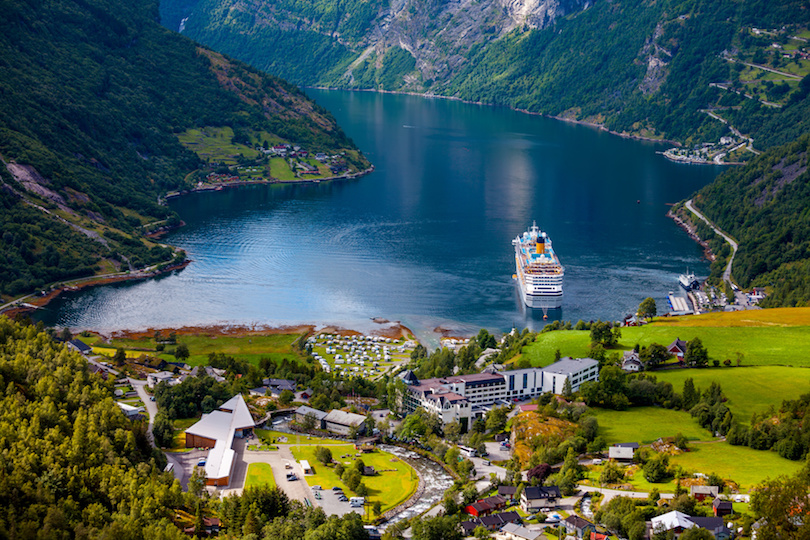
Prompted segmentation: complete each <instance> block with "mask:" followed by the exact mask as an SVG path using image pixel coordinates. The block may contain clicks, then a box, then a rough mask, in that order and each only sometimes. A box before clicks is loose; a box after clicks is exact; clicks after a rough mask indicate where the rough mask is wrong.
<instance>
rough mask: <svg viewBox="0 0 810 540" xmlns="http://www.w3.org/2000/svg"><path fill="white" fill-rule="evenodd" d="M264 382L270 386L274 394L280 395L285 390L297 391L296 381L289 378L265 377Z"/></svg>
mask: <svg viewBox="0 0 810 540" xmlns="http://www.w3.org/2000/svg"><path fill="white" fill-rule="evenodd" d="M262 384H263V385H264V386H266V387H268V388H270V391H271V392H272V393H273V395H278V394H280V393H282V392H283V391H284V390H289V391H290V392H293V393H295V387H296V383H295V381H291V380H289V379H264V380H263V381H262Z"/></svg>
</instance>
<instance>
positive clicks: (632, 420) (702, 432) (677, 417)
mask: <svg viewBox="0 0 810 540" xmlns="http://www.w3.org/2000/svg"><path fill="white" fill-rule="evenodd" d="M591 410H592V411H593V412H594V413H596V419H597V420H598V421H599V435H600V436H601V437H603V438H604V439H605V442H606V443H607V444H609V445H610V444H617V443H624V442H637V443H641V444H650V443H652V442H654V441H655V440H657V439H659V438H660V437H674V436H675V435H677V434H678V433H683V435H684V436H686V438H687V439H689V440H690V441H710V440H712V439H713V437H712V434H711V433H709V431H707V430H706V429H704V428H702V427H700V426H699V425H698V423H697V422H695V420H694V418H692V416H691V415H690V414H689V413H687V412H684V411H674V410H670V409H662V408H660V407H634V408H631V409H628V410H626V411H613V410H609V409H599V408H593V409H591Z"/></svg>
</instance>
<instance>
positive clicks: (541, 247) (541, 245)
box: [536, 235, 546, 255]
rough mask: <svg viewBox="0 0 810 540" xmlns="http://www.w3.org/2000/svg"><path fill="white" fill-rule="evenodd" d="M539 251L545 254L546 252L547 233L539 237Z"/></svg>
mask: <svg viewBox="0 0 810 540" xmlns="http://www.w3.org/2000/svg"><path fill="white" fill-rule="evenodd" d="M536 245H537V253H539V254H541V255H542V254H543V253H545V252H546V238H545V235H542V236H538V237H537V244H536Z"/></svg>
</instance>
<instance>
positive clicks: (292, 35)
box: [161, 0, 594, 91]
mask: <svg viewBox="0 0 810 540" xmlns="http://www.w3.org/2000/svg"><path fill="white" fill-rule="evenodd" d="M593 1H594V0H388V1H385V0H348V1H343V2H339V1H337V0H334V1H330V0H326V1H325V2H318V3H316V4H309V3H307V5H303V4H302V3H300V2H295V1H292V0H162V2H161V12H162V15H163V24H165V25H166V26H168V27H169V28H173V29H175V30H176V29H178V28H180V29H181V31H182V32H183V33H185V34H187V35H189V36H190V37H192V38H194V39H197V40H199V41H201V42H203V43H208V44H210V45H212V46H214V47H215V48H217V49H219V50H223V51H225V52H229V53H231V54H234V55H235V56H237V57H246V58H248V59H249V61H251V63H254V65H257V66H258V67H262V68H265V69H269V70H270V71H272V72H274V73H277V74H279V75H282V76H286V77H290V78H292V79H293V80H296V78H298V79H299V80H297V81H296V82H299V83H304V84H329V85H338V86H368V81H369V80H370V77H369V75H368V74H367V73H366V76H365V78H362V77H361V76H360V74H359V73H358V71H359V70H360V69H362V70H368V69H369V67H370V68H371V69H373V70H377V71H378V72H379V71H380V70H382V69H383V68H384V66H383V61H384V57H385V55H386V53H387V52H388V51H389V50H390V49H392V48H400V49H404V50H406V51H408V53H410V55H411V56H413V58H414V59H415V69H414V70H411V71H410V72H408V73H402V74H401V77H399V78H398V79H397V83H396V85H397V86H396V87H390V83H389V86H386V85H385V84H378V85H377V86H382V87H386V89H391V90H406V91H407V90H416V91H424V90H427V89H429V88H430V86H432V85H433V84H436V83H438V84H441V82H442V81H444V80H447V79H448V78H449V77H451V76H452V75H453V74H455V73H457V71H458V70H459V69H461V67H462V66H463V65H464V64H465V62H466V59H467V58H468V56H469V52H470V49H473V48H475V47H477V46H480V45H486V44H487V43H490V42H492V41H495V40H497V39H499V38H500V37H502V36H504V35H506V34H507V33H509V32H511V31H512V30H515V29H516V28H526V29H529V28H544V27H546V26H548V25H550V24H551V23H553V22H554V20H555V19H557V18H558V17H562V16H566V15H568V14H571V13H576V12H578V11H582V10H584V9H587V8H588V7H590V6H591V5H592V4H593ZM263 33H264V34H263ZM270 33H272V34H273V35H272V38H268V37H266V36H267V35H268V34H270ZM262 35H264V36H265V37H264V38H262ZM242 39H246V40H253V43H257V42H262V41H268V42H272V43H274V44H276V45H282V44H284V45H288V46H289V45H290V44H292V46H289V48H290V49H294V48H295V44H300V43H302V40H303V41H306V40H308V39H309V40H312V39H316V40H319V42H320V43H324V42H326V43H327V45H324V47H331V50H332V51H333V52H334V51H335V50H339V51H340V54H341V55H342V58H343V59H344V61H345V69H343V68H342V69H341V70H339V71H332V72H331V73H330V70H333V69H334V67H335V66H334V63H335V62H334V57H331V61H332V65H323V66H316V67H317V69H316V71H317V76H315V77H314V78H313V79H306V78H305V77H306V76H311V74H312V70H308V73H307V75H306V76H302V77H296V76H295V75H292V74H290V73H284V71H283V69H282V71H276V70H275V69H273V67H275V66H278V65H279V63H280V62H279V60H278V59H277V58H272V59H271V58H270V57H269V54H270V53H269V52H268V53H267V54H268V58H267V61H266V64H265V65H262V60H261V54H262V53H261V52H257V50H255V49H254V50H251V51H248V54H246V55H245V54H240V51H239V50H232V49H230V48H229V47H228V45H229V44H233V43H234V42H236V41H240V40H242ZM234 46H235V47H238V46H236V45H234ZM257 47H258V46H257ZM276 54H277V51H276ZM316 64H317V61H316ZM324 64H325V62H324ZM361 79H362V80H363V81H364V82H365V84H360V83H359V81H360V80H361ZM374 79H375V80H377V81H378V79H379V76H376V77H374Z"/></svg>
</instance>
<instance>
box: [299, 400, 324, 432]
mask: <svg viewBox="0 0 810 540" xmlns="http://www.w3.org/2000/svg"><path fill="white" fill-rule="evenodd" d="M307 417H310V418H312V419H313V420H314V422H315V429H326V424H325V422H324V419H325V418H326V413H325V412H323V411H319V410H318V409H313V408H312V407H307V406H306V405H301V406H300V407H298V408H297V409H295V421H296V422H298V423H299V424H303V423H304V422H305V421H306V419H307Z"/></svg>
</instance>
